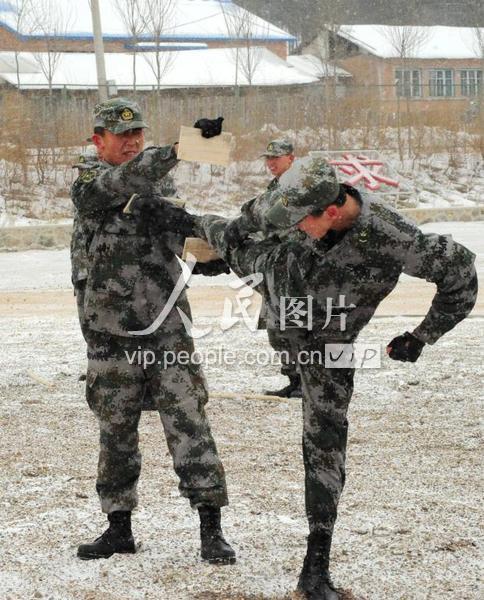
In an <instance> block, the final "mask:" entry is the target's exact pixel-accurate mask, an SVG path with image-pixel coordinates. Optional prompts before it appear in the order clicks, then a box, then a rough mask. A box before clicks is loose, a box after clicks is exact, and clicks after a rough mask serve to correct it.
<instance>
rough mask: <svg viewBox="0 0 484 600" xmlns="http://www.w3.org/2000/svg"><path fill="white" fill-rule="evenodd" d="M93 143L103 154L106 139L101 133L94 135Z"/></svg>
mask: <svg viewBox="0 0 484 600" xmlns="http://www.w3.org/2000/svg"><path fill="white" fill-rule="evenodd" d="M91 139H92V143H93V144H94V145H95V146H96V148H97V150H98V152H102V150H103V149H104V138H103V136H102V135H99V133H94V134H93V136H92V138H91Z"/></svg>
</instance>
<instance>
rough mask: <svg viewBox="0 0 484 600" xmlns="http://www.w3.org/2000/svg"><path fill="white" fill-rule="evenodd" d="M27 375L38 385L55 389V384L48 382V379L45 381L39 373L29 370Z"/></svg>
mask: <svg viewBox="0 0 484 600" xmlns="http://www.w3.org/2000/svg"><path fill="white" fill-rule="evenodd" d="M27 375H28V376H29V377H30V379H32V380H33V381H35V382H36V383H40V385H44V386H45V387H47V388H49V389H50V390H53V389H55V383H54V382H53V381H48V380H47V379H44V378H43V377H41V376H40V375H37V373H35V372H34V371H31V370H28V371H27Z"/></svg>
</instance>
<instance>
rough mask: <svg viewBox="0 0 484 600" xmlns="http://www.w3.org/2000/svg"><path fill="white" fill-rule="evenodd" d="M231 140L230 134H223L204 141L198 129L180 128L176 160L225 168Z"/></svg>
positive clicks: (228, 160)
mask: <svg viewBox="0 0 484 600" xmlns="http://www.w3.org/2000/svg"><path fill="white" fill-rule="evenodd" d="M232 138H233V136H232V134H231V133H225V132H223V133H221V134H220V135H216V136H215V137H213V138H209V139H206V138H204V137H202V132H201V130H200V129H196V128H195V127H184V126H182V127H181V128H180V137H179V143H178V152H177V154H178V158H179V159H180V160H186V161H188V162H199V163H208V164H211V165H221V166H222V167H226V166H227V165H228V164H229V162H230V151H231V148H232Z"/></svg>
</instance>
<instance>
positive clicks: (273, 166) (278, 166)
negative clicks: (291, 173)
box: [266, 154, 294, 179]
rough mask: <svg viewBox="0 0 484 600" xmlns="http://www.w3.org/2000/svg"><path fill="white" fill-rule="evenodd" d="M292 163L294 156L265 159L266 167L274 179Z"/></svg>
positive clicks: (287, 155)
mask: <svg viewBox="0 0 484 600" xmlns="http://www.w3.org/2000/svg"><path fill="white" fill-rule="evenodd" d="M293 162H294V154H286V155H285V156H268V157H267V158H266V167H267V168H268V169H269V171H270V172H271V173H272V175H273V176H274V177H277V178H278V179H279V177H280V176H281V175H282V174H283V173H285V172H286V171H287V170H288V169H289V168H290V166H291V165H292V163H293Z"/></svg>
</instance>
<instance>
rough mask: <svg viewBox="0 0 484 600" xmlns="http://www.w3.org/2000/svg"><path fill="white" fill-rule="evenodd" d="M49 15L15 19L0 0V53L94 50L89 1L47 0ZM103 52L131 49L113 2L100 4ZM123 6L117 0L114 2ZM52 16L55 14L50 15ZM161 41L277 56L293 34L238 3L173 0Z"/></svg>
mask: <svg viewBox="0 0 484 600" xmlns="http://www.w3.org/2000/svg"><path fill="white" fill-rule="evenodd" d="M52 2H53V3H54V4H53V7H54V10H53V16H52V18H51V19H50V21H51V23H49V16H48V15H44V25H43V26H42V27H39V26H38V25H35V22H34V20H33V16H32V14H30V13H26V14H25V17H24V18H23V19H21V20H20V25H19V23H18V15H17V12H16V9H15V6H14V3H13V2H9V0H0V51H1V50H3V51H23V52H45V51H46V50H47V44H48V43H50V44H51V46H52V45H55V49H56V50H57V51H60V52H93V34H92V21H91V9H90V5H89V0H75V1H74V0H52ZM99 4H100V10H101V23H102V28H103V39H104V48H105V51H106V52H132V48H133V36H131V35H130V34H129V32H128V30H127V27H126V24H125V22H124V20H123V16H122V15H121V14H120V12H119V10H118V8H117V4H116V2H115V0H102V1H101V2H99ZM119 4H120V5H121V6H122V3H121V2H120V3H119ZM54 14H55V17H54ZM160 40H161V41H162V42H163V43H168V44H173V45H175V46H176V45H179V47H178V48H177V49H183V47H182V45H183V44H187V43H188V44H189V43H194V44H206V46H207V47H208V48H227V47H234V46H246V45H247V43H250V45H256V46H265V47H266V48H267V49H268V50H271V51H272V52H274V54H277V55H278V56H280V57H281V58H284V59H285V58H286V57H287V54H288V44H290V43H291V44H293V43H294V42H295V38H294V37H293V36H292V35H290V34H289V33H287V32H286V31H283V30H282V29H279V28H278V27H276V26H275V25H272V24H271V23H269V22H267V21H265V20H264V19H261V18H260V17H257V16H256V15H254V14H252V13H250V12H248V11H246V10H244V9H242V8H240V7H238V6H237V5H236V4H234V3H233V2H232V1H231V0H177V1H176V2H175V3H174V4H173V11H172V13H171V14H170V15H169V17H168V18H167V19H166V24H165V26H164V27H163V33H162V35H161V36H160ZM136 41H137V42H138V43H139V42H146V43H147V44H149V43H150V42H152V41H153V36H150V34H149V33H147V32H142V33H140V34H139V35H138V36H137V40H136Z"/></svg>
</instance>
